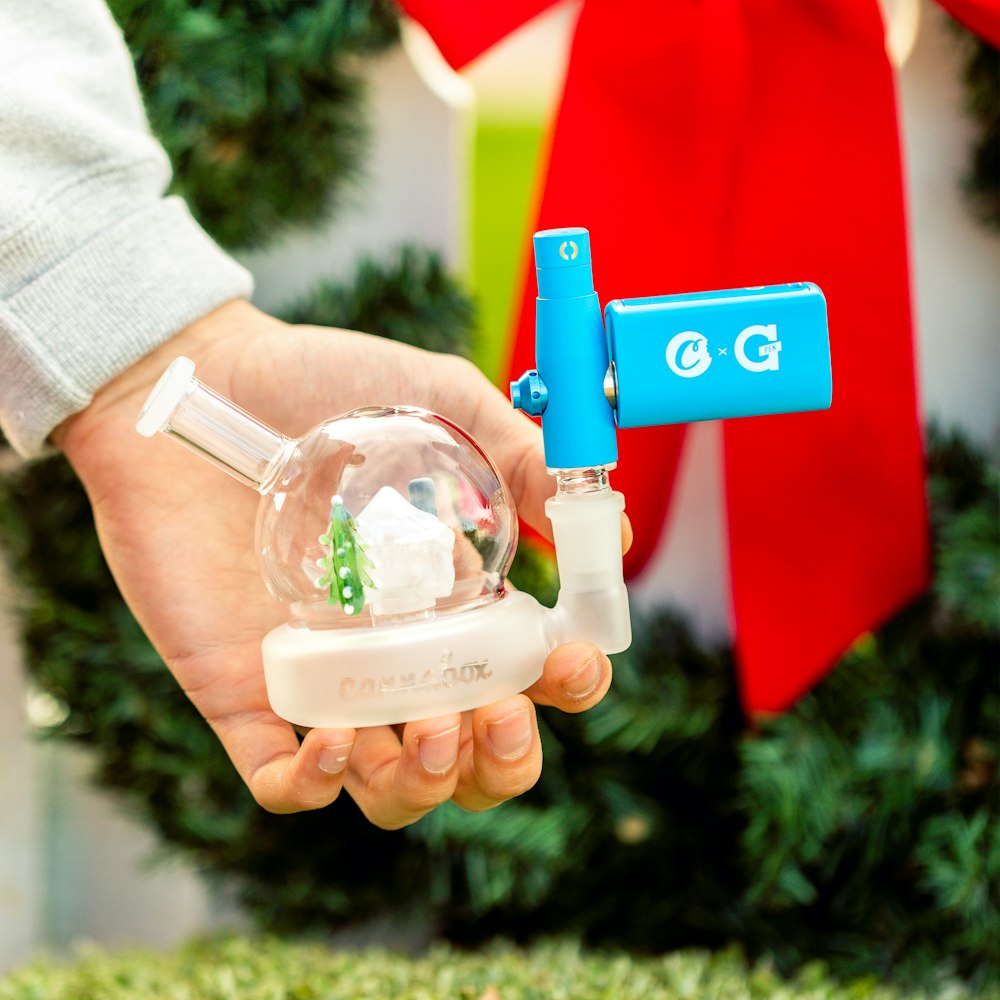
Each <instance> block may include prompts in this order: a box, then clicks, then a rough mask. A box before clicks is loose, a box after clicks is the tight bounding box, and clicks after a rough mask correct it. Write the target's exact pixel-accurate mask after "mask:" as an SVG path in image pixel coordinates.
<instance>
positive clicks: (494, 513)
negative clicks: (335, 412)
mask: <svg viewBox="0 0 1000 1000" xmlns="http://www.w3.org/2000/svg"><path fill="white" fill-rule="evenodd" d="M257 543H258V549H257V551H258V555H259V558H260V563H261V570H262V572H263V575H264V579H265V581H266V583H267V586H268V589H269V590H270V591H271V593H272V594H273V595H274V596H276V597H278V598H279V599H281V600H283V601H285V602H287V603H288V604H289V605H290V608H291V613H292V623H293V624H297V625H304V626H307V627H309V628H335V627H339V626H364V627H371V626H373V625H380V624H385V623H391V622H399V621H414V620H419V619H421V618H429V617H432V616H435V615H437V614H441V613H450V612H453V611H456V610H463V609H466V608H470V607H476V606H478V605H481V604H484V603H488V602H490V601H493V600H495V599H496V598H498V597H500V596H501V595H502V594H503V590H504V581H505V577H506V573H507V570H508V568H509V566H510V561H511V559H512V558H513V554H514V549H515V546H516V544H517V517H516V515H515V511H514V508H513V504H512V503H511V501H510V498H509V496H508V493H507V489H506V487H505V485H504V483H503V480H502V479H501V477H500V474H499V472H498V471H497V469H496V468H495V466H494V465H493V463H492V462H491V461H490V459H489V458H488V457H487V456H486V454H485V453H484V452H483V450H482V449H481V448H480V447H479V445H478V444H476V442H475V441H473V439H472V438H471V437H469V436H468V435H467V434H466V433H465V432H464V431H462V430H461V429H460V428H459V427H457V426H455V425H454V424H452V423H450V422H449V421H447V420H445V419H444V418H443V417H439V416H437V415H436V414H433V413H429V412H427V411H425V410H420V409H416V408H410V407H366V408H364V409H359V410H353V411H351V412H350V413H347V414H344V415H343V416H341V417H337V418H336V419H334V420H330V421H327V422H326V423H323V424H321V425H320V426H319V427H317V428H315V429H314V430H313V431H311V432H310V433H309V434H307V435H306V436H305V437H303V438H301V439H300V440H299V441H298V442H297V443H296V446H295V450H294V451H293V452H292V453H291V455H290V456H289V459H288V460H287V462H285V463H284V464H283V465H282V467H281V472H280V474H279V477H278V480H277V482H275V483H274V484H268V488H267V492H266V494H265V495H264V497H263V499H262V501H261V507H260V513H259V516H258V520H257Z"/></svg>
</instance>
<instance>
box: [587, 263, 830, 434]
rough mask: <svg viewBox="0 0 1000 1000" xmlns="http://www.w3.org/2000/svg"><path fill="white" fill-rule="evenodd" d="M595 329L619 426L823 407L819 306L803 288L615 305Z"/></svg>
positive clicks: (822, 308) (826, 398)
mask: <svg viewBox="0 0 1000 1000" xmlns="http://www.w3.org/2000/svg"><path fill="white" fill-rule="evenodd" d="M604 325H605V330H606V333H607V339H608V354H609V357H610V360H611V376H612V377H611V380H610V381H611V383H612V386H611V387H610V388H609V395H611V394H613V405H614V408H615V417H616V421H617V424H618V426H619V427H649V426H653V425H658V424H674V423H682V422H688V421H694V420H714V419H719V418H723V417H749V416H760V415H763V414H768V413H796V412H800V411H803V410H824V409H827V408H828V407H829V406H830V402H831V397H832V379H831V372H830V342H829V334H828V330H827V315H826V300H825V299H824V297H823V293H822V292H821V291H820V289H819V288H818V287H817V286H816V285H814V284H811V283H809V282H798V283H793V284H787V285H767V286H762V287H757V288H736V289H729V290H726V291H718V292H699V293H695V294H684V295H661V296H656V297H654V298H646V299H620V300H617V301H615V302H611V303H609V304H608V306H607V307H606V309H605V310H604Z"/></svg>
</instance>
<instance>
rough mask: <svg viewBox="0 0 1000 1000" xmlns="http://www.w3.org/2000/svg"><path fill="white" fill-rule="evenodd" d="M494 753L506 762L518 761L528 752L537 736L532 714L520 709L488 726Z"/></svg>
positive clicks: (487, 731)
mask: <svg viewBox="0 0 1000 1000" xmlns="http://www.w3.org/2000/svg"><path fill="white" fill-rule="evenodd" d="M486 733H487V735H488V736H489V738H490V746H492V747H493V752H494V753H495V754H496V755H497V756H498V757H502V758H503V759H504V760H517V759H518V757H523V756H524V755H525V754H526V753H527V752H528V747H530V746H531V741H532V739H533V738H534V735H535V727H534V725H533V724H532V720H531V713H530V712H529V711H528V710H527V709H526V708H521V709H518V710H517V711H516V712H514V713H513V714H512V715H508V716H506V717H505V718H503V719H499V720H498V721H497V722H489V723H487V724H486Z"/></svg>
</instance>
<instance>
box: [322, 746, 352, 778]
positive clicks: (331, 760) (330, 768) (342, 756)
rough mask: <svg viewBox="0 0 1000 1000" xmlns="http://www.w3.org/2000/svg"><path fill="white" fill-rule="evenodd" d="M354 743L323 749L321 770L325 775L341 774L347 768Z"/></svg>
mask: <svg viewBox="0 0 1000 1000" xmlns="http://www.w3.org/2000/svg"><path fill="white" fill-rule="evenodd" d="M353 746H354V744H353V743H342V744H341V745H340V746H336V747H323V748H322V749H321V750H320V752H319V769H320V770H321V771H322V772H323V773H324V774H340V772H341V771H343V770H344V768H345V767H347V760H348V758H349V757H350V756H351V748H352V747H353Z"/></svg>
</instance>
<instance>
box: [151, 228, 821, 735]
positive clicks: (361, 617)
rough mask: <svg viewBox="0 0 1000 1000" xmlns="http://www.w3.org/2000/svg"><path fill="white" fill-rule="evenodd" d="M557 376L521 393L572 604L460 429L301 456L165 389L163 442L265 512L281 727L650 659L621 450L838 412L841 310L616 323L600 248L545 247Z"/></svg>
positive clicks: (542, 317)
mask: <svg viewBox="0 0 1000 1000" xmlns="http://www.w3.org/2000/svg"><path fill="white" fill-rule="evenodd" d="M534 251H535V271H536V276H537V280H538V298H537V299H536V311H535V334H536V343H535V348H536V364H537V368H535V369H532V370H530V371H527V372H525V373H524V374H523V375H522V376H521V377H520V378H519V379H518V380H516V381H514V382H512V383H511V386H510V392H511V400H512V402H513V404H514V406H515V407H516V408H518V409H521V410H523V411H525V412H526V413H528V414H529V415H531V416H534V417H540V418H541V423H542V436H543V439H544V444H545V464H546V467H547V470H548V472H549V473H550V474H552V475H553V476H554V478H555V483H556V489H555V494H554V496H552V497H551V498H550V499H549V500H547V501H546V504H545V513H546V515H547V516H548V518H549V520H550V521H551V523H552V534H553V538H554V542H555V554H556V562H557V566H558V570H559V585H560V589H559V598H558V601H557V603H556V606H555V607H554V608H551V609H550V608H545V607H543V606H542V605H540V604H539V603H538V602H537V601H536V600H535V599H534V598H533V597H531V596H530V595H528V594H523V593H519V592H517V591H513V590H511V589H510V588H509V587H508V586H507V585H506V580H505V577H506V573H507V570H508V568H509V566H510V562H511V559H512V558H513V555H514V549H515V546H516V544H517V516H516V512H515V510H514V505H513V502H512V500H511V497H510V494H509V491H508V489H507V487H506V486H505V484H504V482H503V479H502V477H501V475H500V473H499V472H498V470H497V468H496V467H495V466H494V464H493V463H492V461H490V459H489V457H488V456H487V455H486V454H485V452H484V451H483V450H482V448H480V447H479V445H478V444H477V443H476V442H475V441H473V440H472V438H471V437H469V435H468V434H466V433H465V431H463V430H462V429H461V428H459V427H457V426H456V425H455V424H453V423H451V422H450V421H448V420H446V419H445V418H443V417H440V416H437V415H436V414H433V413H429V412H427V411H426V410H422V409H417V408H414V407H409V406H371V407H365V408H362V409H358V410H352V411H351V412H350V413H345V414H344V415H342V416H340V417H336V418H334V419H331V420H327V421H325V422H324V423H321V424H320V425H319V426H318V427H316V428H314V429H313V430H312V431H310V432H309V433H308V434H306V435H305V436H304V437H302V438H299V439H292V438H289V437H286V436H284V435H282V434H281V433H280V432H279V431H277V430H275V429H274V428H272V427H269V426H267V425H266V424H264V423H262V422H261V421H260V420H258V419H256V418H255V417H253V416H251V415H250V414H249V413H247V412H245V411H244V410H242V409H240V407H239V406H237V405H236V404H235V403H234V402H232V401H230V400H228V399H225V398H224V397H222V396H220V395H219V394H218V393H217V392H215V391H214V390H212V389H211V388H209V387H208V386H205V385H203V384H202V383H201V382H200V381H199V380H198V379H197V378H195V375H194V364H193V363H192V362H191V361H190V360H188V359H186V358H179V359H177V360H175V361H174V362H173V364H172V365H171V366H170V367H169V368H168V369H167V371H166V372H165V373H164V375H163V376H162V378H161V379H160V381H159V383H158V384H157V386H156V388H154V390H153V392H152V393H151V394H150V397H149V399H148V400H147V401H146V404H145V406H144V407H143V410H142V413H141V414H140V416H139V419H138V423H137V427H138V430H139V431H140V432H141V433H143V434H146V435H147V436H152V435H153V434H156V433H158V432H163V433H165V434H167V435H168V436H170V437H172V438H174V439H175V440H177V441H179V442H180V443H182V444H184V445H186V446H187V447H189V448H191V449H192V450H194V451H195V452H197V453H198V454H199V455H200V456H201V457H202V458H205V459H207V460H208V461H210V462H212V463H213V464H214V465H216V466H218V467H219V468H220V469H222V470H223V471H224V472H226V473H228V474H229V475H231V476H233V477H234V478H236V479H238V480H239V481H240V482H242V483H244V484H245V485H247V486H249V487H251V488H253V489H255V490H257V492H258V493H259V494H260V495H261V501H260V507H259V513H258V517H257V528H256V551H257V557H258V563H259V565H260V570H261V573H262V575H263V578H264V581H265V583H266V585H267V588H268V590H269V591H270V592H271V594H272V595H273V596H274V597H275V598H277V599H278V600H280V601H282V602H283V603H284V604H285V605H286V606H287V608H288V614H289V621H288V622H287V623H286V624H284V625H281V626H279V627H278V628H276V629H274V630H273V631H271V632H270V633H269V634H268V635H267V636H266V637H265V638H264V640H263V661H264V675H265V680H266V683H267V693H268V698H269V700H270V702H271V707H272V708H273V709H274V711H275V712H276V713H277V714H278V715H280V716H281V717H282V718H284V719H287V720H288V721H289V722H292V723H294V724H296V725H300V726H308V727H339V726H373V725H384V724H395V723H400V722H407V721H410V720H412V719H419V718H431V717H433V716H436V715H442V714H447V713H450V712H456V711H464V710H466V709H470V708H475V707H478V706H480V705H485V704H489V703H490V702H493V701H498V700H500V699H502V698H505V697H507V696H509V695H511V694H515V693H517V692H519V691H523V690H525V689H526V688H528V687H530V685H531V684H532V683H534V681H535V680H537V679H538V677H539V676H540V674H541V671H542V666H543V663H544V660H545V657H546V656H547V655H548V653H549V652H550V651H551V650H552V649H554V648H555V647H556V646H557V645H559V644H560V643H563V642H567V641H570V640H573V639H584V640H587V641H589V642H592V643H593V644H594V645H596V646H598V647H599V648H600V649H602V650H603V651H604V652H606V653H616V652H620V651H622V650H624V649H626V648H628V646H629V644H630V642H631V635H632V633H631V624H630V619H629V605H628V593H627V591H626V588H625V583H624V580H623V573H622V547H621V514H622V511H623V510H624V507H625V501H624V498H623V497H622V495H621V493H617V492H615V491H614V490H612V489H611V486H610V483H609V479H608V473H609V471H610V470H612V469H614V468H615V465H616V463H617V459H618V445H617V432H618V430H619V429H620V428H626V427H646V426H654V425H658V424H669V423H681V422H687V421H692V420H714V419H721V418H728V417H742V416H762V415H766V414H774V413H794V412H801V411H805V410H819V409H826V408H828V407H829V406H830V402H831V393H832V379H831V368H830V345H829V332H828V328H827V315H826V300H825V298H824V296H823V293H822V291H821V290H820V289H819V288H818V287H817V286H816V285H814V284H812V283H810V282H795V283H792V284H786V285H768V286H754V287H751V288H738V289H728V290H723V291H716V292H699V293H694V294H691V295H665V296H657V297H653V298H645V299H626V300H615V301H613V302H610V303H608V305H607V307H606V308H605V310H604V313H603V315H602V312H601V307H600V303H599V301H598V297H597V293H596V292H595V290H594V279H593V272H592V266H591V255H590V236H589V234H588V232H587V230H586V229H581V228H571V229H553V230H545V231H543V232H540V233H536V234H535V236H534Z"/></svg>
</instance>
